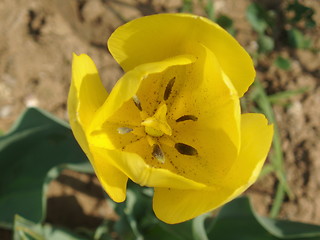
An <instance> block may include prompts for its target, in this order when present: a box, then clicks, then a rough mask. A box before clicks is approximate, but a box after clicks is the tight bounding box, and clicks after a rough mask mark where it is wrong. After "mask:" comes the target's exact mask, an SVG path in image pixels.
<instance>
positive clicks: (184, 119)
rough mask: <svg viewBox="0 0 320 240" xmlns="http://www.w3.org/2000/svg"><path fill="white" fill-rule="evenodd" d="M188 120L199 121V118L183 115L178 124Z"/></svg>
mask: <svg viewBox="0 0 320 240" xmlns="http://www.w3.org/2000/svg"><path fill="white" fill-rule="evenodd" d="M187 120H192V121H197V120H198V118H197V117H196V116H194V115H183V116H182V117H179V118H178V119H177V120H176V122H183V121H187Z"/></svg>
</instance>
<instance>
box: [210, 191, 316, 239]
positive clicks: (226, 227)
mask: <svg viewBox="0 0 320 240" xmlns="http://www.w3.org/2000/svg"><path fill="white" fill-rule="evenodd" d="M211 221H213V224H212V227H211V229H209V231H208V237H209V239H219V240H229V239H245V240H256V239H259V240H278V239H288V240H289V239H292V240H293V239H295V240H308V239H310V240H319V239H320V226H316V225H311V224H304V223H298V222H290V221H284V220H276V219H271V218H265V217H261V216H258V215H257V214H256V213H255V212H254V210H253V209H252V207H251V204H250V202H249V199H248V198H246V197H242V198H237V199H235V200H233V201H232V202H230V203H228V204H226V205H225V206H224V207H223V208H222V209H221V210H220V212H219V214H218V216H217V217H216V219H215V220H211Z"/></svg>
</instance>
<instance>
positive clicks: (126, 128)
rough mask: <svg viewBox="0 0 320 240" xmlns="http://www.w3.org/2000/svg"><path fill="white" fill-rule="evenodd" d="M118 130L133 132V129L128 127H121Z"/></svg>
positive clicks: (120, 131)
mask: <svg viewBox="0 0 320 240" xmlns="http://www.w3.org/2000/svg"><path fill="white" fill-rule="evenodd" d="M117 130H118V133H119V134H126V133H129V132H131V131H132V130H133V129H132V128H128V127H119V128H118V129H117Z"/></svg>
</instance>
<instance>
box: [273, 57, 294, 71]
mask: <svg viewBox="0 0 320 240" xmlns="http://www.w3.org/2000/svg"><path fill="white" fill-rule="evenodd" d="M274 65H276V66H277V67H278V68H280V69H283V70H289V69H290V68H291V62H290V60H289V59H287V58H284V57H281V56H278V57H277V58H276V60H275V61H274Z"/></svg>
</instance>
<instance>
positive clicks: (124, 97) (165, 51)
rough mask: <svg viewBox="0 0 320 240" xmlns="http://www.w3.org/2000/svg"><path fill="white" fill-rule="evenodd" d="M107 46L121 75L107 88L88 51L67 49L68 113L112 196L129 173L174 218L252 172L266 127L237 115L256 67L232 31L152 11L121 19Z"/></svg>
mask: <svg viewBox="0 0 320 240" xmlns="http://www.w3.org/2000/svg"><path fill="white" fill-rule="evenodd" d="M108 46H109V49H110V52H111V54H112V55H113V56H114V58H115V59H116V60H117V62H118V63H119V64H120V65H121V67H122V68H123V69H124V71H125V74H124V75H123V77H122V78H121V79H120V80H119V81H118V82H117V84H116V85H115V87H114V88H113V90H112V91H111V93H110V94H109V95H108V93H107V92H106V90H105V89H104V87H103V85H102V83H101V81H100V78H99V74H98V71H97V69H96V66H95V64H94V63H93V61H92V60H91V59H90V57H88V56H87V55H84V54H82V55H80V56H77V55H75V54H74V56H73V63H72V83H71V87H70V93H69V98H68V112H69V117H70V124H71V127H72V130H73V133H74V135H75V137H76V139H77V141H78V142H79V144H80V146H81V147H82V149H83V151H84V152H85V153H86V155H87V156H88V158H89V160H90V162H91V164H92V166H93V167H94V170H95V172H96V175H97V177H98V178H99V180H100V182H101V184H102V186H103V187H104V189H105V190H106V192H107V193H108V195H109V196H110V197H111V198H112V199H113V200H114V201H116V202H122V201H124V200H125V198H126V184H127V181H128V178H130V179H131V180H132V181H134V182H136V183H137V184H140V185H141V186H148V187H153V188H154V197H153V209H154V212H155V214H156V215H157V217H158V218H159V219H161V220H162V221H164V222H166V223H179V222H182V221H186V220H189V219H191V218H194V217H196V216H198V215H200V214H202V213H205V212H208V211H210V210H212V209H215V208H217V207H219V206H221V205H222V204H225V203H226V202H228V201H230V200H232V199H233V198H235V197H236V196H238V195H239V194H241V193H242V192H244V191H245V190H246V189H247V188H248V187H249V186H250V185H251V184H252V183H253V182H254V181H255V180H256V179H257V177H258V175H259V172H260V170H261V168H262V165H263V163H264V161H265V159H266V156H267V153H268V151H269V148H270V145H271V141H272V135H273V127H272V125H268V123H267V120H266V118H265V117H264V116H263V115H262V114H241V109H240V103H239V98H240V97H241V96H243V94H244V93H245V92H246V91H247V89H248V88H249V86H250V85H251V84H252V82H253V80H254V77H255V70H254V67H253V63H252V60H251V58H250V57H249V55H248V54H247V53H246V51H245V50H244V49H243V48H242V47H241V46H240V45H239V44H238V43H237V41H236V40H235V39H233V37H232V36H230V35H229V34H228V33H227V32H226V31H224V30H223V29H222V28H221V27H219V26H218V25H217V24H215V23H213V22H211V21H209V20H208V19H206V18H203V17H199V16H194V15H190V14H158V15H152V16H147V17H142V18H139V19H136V20H133V21H131V22H129V23H127V24H125V25H123V26H121V27H119V28H118V29H117V30H116V31H115V32H114V33H113V34H112V36H111V37H110V39H109V41H108Z"/></svg>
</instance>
